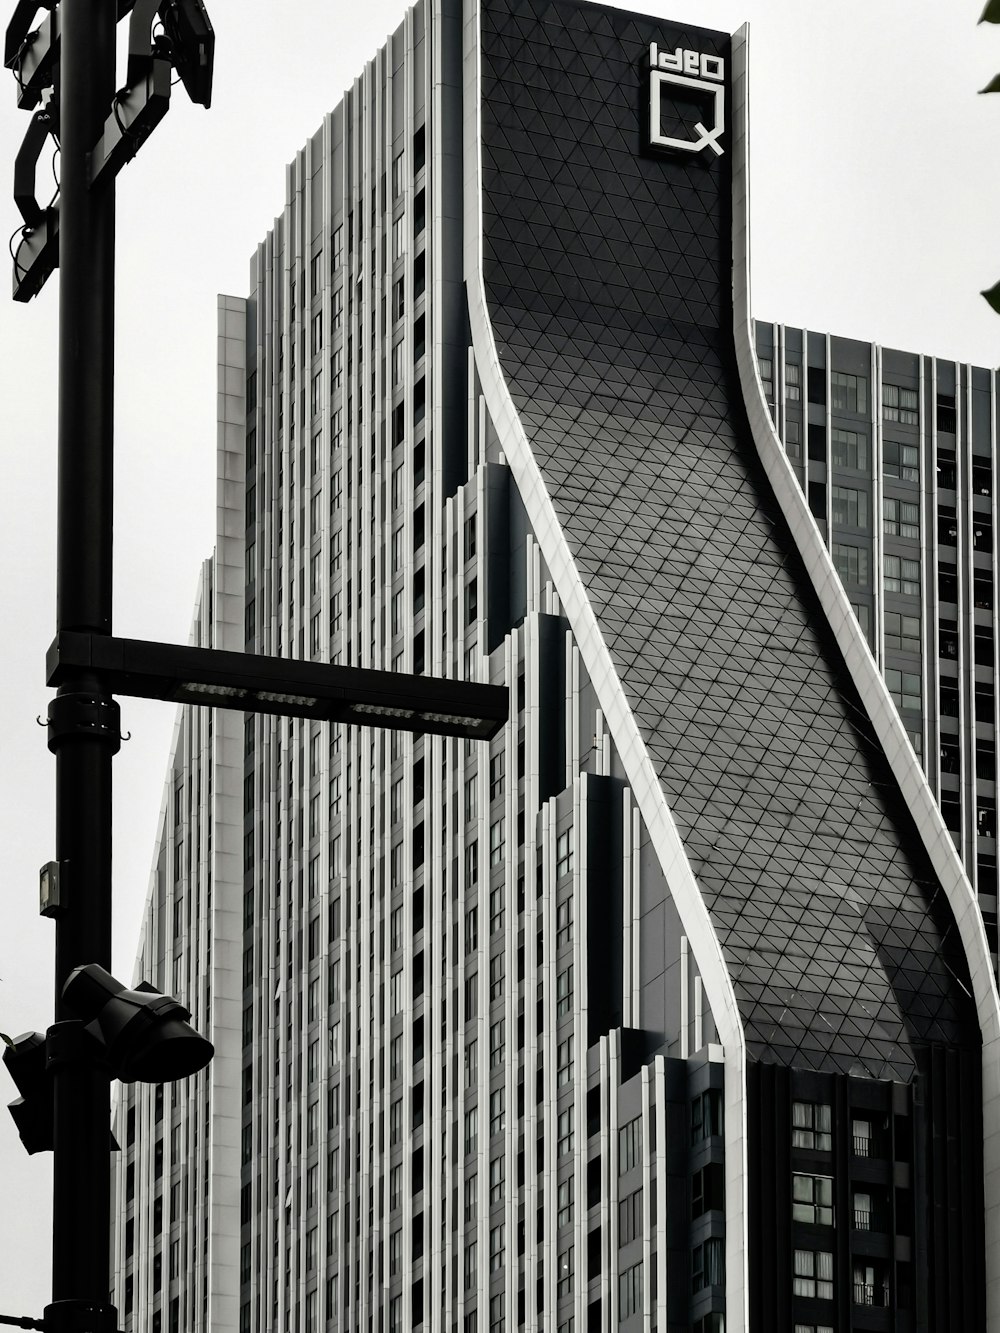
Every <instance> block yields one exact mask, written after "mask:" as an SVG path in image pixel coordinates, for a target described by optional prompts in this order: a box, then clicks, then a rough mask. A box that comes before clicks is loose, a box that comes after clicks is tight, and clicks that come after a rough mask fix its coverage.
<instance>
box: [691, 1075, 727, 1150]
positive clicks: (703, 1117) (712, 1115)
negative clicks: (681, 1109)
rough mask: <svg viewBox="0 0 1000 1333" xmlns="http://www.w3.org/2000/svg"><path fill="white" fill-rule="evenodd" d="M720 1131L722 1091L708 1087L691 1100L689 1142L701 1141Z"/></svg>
mask: <svg viewBox="0 0 1000 1333" xmlns="http://www.w3.org/2000/svg"><path fill="white" fill-rule="evenodd" d="M721 1133H722V1093H721V1092H720V1091H719V1089H718V1088H709V1089H708V1091H707V1092H703V1093H702V1094H701V1095H700V1096H699V1097H695V1098H694V1099H693V1100H692V1102H691V1142H692V1143H701V1141H702V1140H703V1139H708V1138H713V1137H714V1136H716V1135H718V1134H721Z"/></svg>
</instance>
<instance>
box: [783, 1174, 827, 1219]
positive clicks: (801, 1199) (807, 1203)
mask: <svg viewBox="0 0 1000 1333" xmlns="http://www.w3.org/2000/svg"><path fill="white" fill-rule="evenodd" d="M792 1218H793V1220H794V1221H796V1222H811V1223H813V1224H814V1225H816V1226H824V1227H832V1226H833V1177H832V1176H806V1175H803V1174H801V1173H800V1172H795V1173H794V1174H793V1176H792Z"/></svg>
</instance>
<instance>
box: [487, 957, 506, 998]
mask: <svg viewBox="0 0 1000 1333" xmlns="http://www.w3.org/2000/svg"><path fill="white" fill-rule="evenodd" d="M503 977H504V955H503V954H502V953H495V954H494V955H493V957H492V958H491V959H490V999H491V1000H499V999H500V997H501V995H502V994H503Z"/></svg>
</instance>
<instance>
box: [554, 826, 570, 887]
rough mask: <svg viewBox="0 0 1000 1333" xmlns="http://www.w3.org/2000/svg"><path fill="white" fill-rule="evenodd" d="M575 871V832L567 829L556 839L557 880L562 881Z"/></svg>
mask: <svg viewBox="0 0 1000 1333" xmlns="http://www.w3.org/2000/svg"><path fill="white" fill-rule="evenodd" d="M572 869H573V830H572V829H566V831H565V832H564V833H560V834H559V837H558V838H557V839H556V878H557V879H562V877H563V875H568V874H569V873H570V871H571V870H572Z"/></svg>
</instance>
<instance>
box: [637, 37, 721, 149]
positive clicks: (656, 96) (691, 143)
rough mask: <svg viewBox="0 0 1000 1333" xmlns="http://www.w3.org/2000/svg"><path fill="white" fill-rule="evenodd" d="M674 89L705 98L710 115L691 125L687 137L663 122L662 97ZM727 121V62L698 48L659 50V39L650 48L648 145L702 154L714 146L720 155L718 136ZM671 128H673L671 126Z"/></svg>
mask: <svg viewBox="0 0 1000 1333" xmlns="http://www.w3.org/2000/svg"><path fill="white" fill-rule="evenodd" d="M671 88H673V89H676V90H677V95H678V96H679V98H680V99H682V100H684V101H694V100H696V99H698V98H706V99H707V101H706V109H708V108H709V107H710V109H711V110H710V114H709V115H706V116H705V118H704V119H705V120H707V121H710V122H711V124H710V125H706V124H705V123H704V121H703V120H698V121H696V122H695V124H694V125H693V126H692V127H691V133H690V134H689V135H688V137H687V138H681V137H679V136H678V135H676V134H670V133H667V130H666V128H665V127H664V125H663V99H664V96H665V95H666V94H667V93H668V92H669V90H670V89H671ZM725 124H726V88H725V61H724V60H723V59H722V57H721V56H709V55H704V54H703V53H701V52H699V51H685V50H683V49H682V48H681V47H677V49H676V50H674V51H660V50H659V49H658V47H657V44H656V42H651V43H650V47H649V146H650V147H651V148H670V149H679V150H680V151H682V152H686V153H700V152H701V150H702V149H703V148H711V150H712V152H713V153H715V154H716V156H717V157H721V156H722V153H723V148H722V145H721V144H720V143H719V138H720V136H721V135H722V132H723V130H724V128H725ZM671 128H672V127H671Z"/></svg>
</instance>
